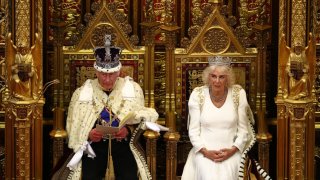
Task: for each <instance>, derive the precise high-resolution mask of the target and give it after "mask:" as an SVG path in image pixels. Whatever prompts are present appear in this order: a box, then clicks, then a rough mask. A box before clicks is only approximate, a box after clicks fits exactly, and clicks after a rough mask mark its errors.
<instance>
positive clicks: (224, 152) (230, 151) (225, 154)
mask: <svg viewBox="0 0 320 180" xmlns="http://www.w3.org/2000/svg"><path fill="white" fill-rule="evenodd" d="M237 151H238V148H237V147H235V146H232V147H231V148H224V149H221V150H220V152H221V154H220V156H219V158H216V159H214V161H215V162H222V161H225V160H227V159H228V158H229V157H231V156H232V155H234V154H235V153H236V152H237Z"/></svg>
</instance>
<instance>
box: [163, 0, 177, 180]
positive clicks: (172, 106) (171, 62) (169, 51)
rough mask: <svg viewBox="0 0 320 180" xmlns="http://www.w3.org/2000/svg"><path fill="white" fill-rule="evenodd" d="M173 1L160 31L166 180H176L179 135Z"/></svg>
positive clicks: (170, 2) (169, 2) (167, 6)
mask: <svg viewBox="0 0 320 180" xmlns="http://www.w3.org/2000/svg"><path fill="white" fill-rule="evenodd" d="M174 5H175V1H166V2H165V7H166V8H167V9H166V11H165V12H166V14H165V18H164V24H163V25H161V27H160V28H161V29H162V31H163V32H164V34H165V40H166V62H165V65H166V101H165V111H166V113H165V114H166V125H167V126H168V127H169V128H170V131H168V132H166V133H165V135H164V138H165V140H166V141H167V145H166V179H168V180H173V179H176V176H177V174H176V170H177V142H178V141H179V139H180V134H179V133H178V132H177V131H176V98H175V94H176V88H175V87H176V81H175V80H176V76H175V75H176V62H175V56H174V50H175V44H176V31H177V30H179V29H180V27H178V26H177V25H176V23H175V19H174V16H173V15H174V9H173V8H172V7H174Z"/></svg>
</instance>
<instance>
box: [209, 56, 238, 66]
mask: <svg viewBox="0 0 320 180" xmlns="http://www.w3.org/2000/svg"><path fill="white" fill-rule="evenodd" d="M231 60H232V59H231V58H229V57H223V56H214V57H209V58H208V62H209V65H210V66H230V64H231Z"/></svg>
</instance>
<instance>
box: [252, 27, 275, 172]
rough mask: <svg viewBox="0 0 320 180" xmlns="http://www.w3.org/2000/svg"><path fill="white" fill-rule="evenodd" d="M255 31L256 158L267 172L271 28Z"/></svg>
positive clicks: (270, 137)
mask: <svg viewBox="0 0 320 180" xmlns="http://www.w3.org/2000/svg"><path fill="white" fill-rule="evenodd" d="M253 28H254V29H255V30H256V31H257V39H258V43H257V44H258V52H259V54H258V60H257V65H258V66H257V71H258V72H257V74H259V77H258V79H257V98H256V111H257V120H258V123H257V124H258V132H257V135H256V138H257V141H258V157H259V163H260V164H261V166H262V167H263V168H264V169H265V170H266V171H267V172H268V171H269V149H270V142H271V140H272V136H271V134H270V133H269V132H268V126H267V123H266V119H265V116H266V74H267V73H266V70H267V68H266V65H267V55H266V54H267V47H266V45H267V41H266V40H267V37H268V33H269V32H270V29H271V26H269V25H259V24H257V25H255V26H254V27H253Z"/></svg>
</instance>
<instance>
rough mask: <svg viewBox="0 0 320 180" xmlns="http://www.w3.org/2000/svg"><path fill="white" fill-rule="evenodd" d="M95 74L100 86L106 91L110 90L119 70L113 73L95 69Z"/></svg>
mask: <svg viewBox="0 0 320 180" xmlns="http://www.w3.org/2000/svg"><path fill="white" fill-rule="evenodd" d="M96 75H97V78H98V81H99V84H100V85H101V87H102V88H103V89H104V90H106V91H110V90H112V89H113V86H114V83H115V82H116V80H117V78H118V77H119V75H120V71H118V72H113V73H103V72H99V71H97V72H96Z"/></svg>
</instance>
